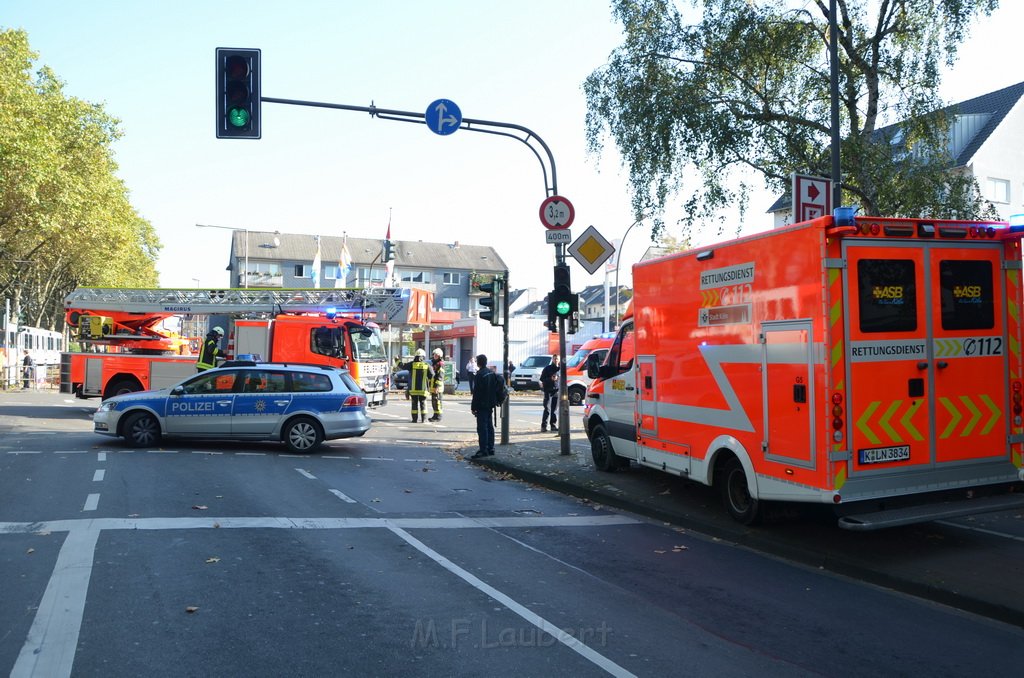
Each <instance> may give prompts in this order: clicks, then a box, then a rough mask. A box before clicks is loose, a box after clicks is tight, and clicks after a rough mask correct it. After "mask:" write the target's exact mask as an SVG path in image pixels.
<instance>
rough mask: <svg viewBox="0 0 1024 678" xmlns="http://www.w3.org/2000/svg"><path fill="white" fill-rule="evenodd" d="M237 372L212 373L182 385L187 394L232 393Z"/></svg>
mask: <svg viewBox="0 0 1024 678" xmlns="http://www.w3.org/2000/svg"><path fill="white" fill-rule="evenodd" d="M235 377H236V373H235V372H220V371H217V372H210V373H209V374H202V375H200V376H198V377H196V378H195V379H193V380H192V381H190V382H187V383H185V384H182V388H183V389H184V390H185V393H189V394H202V393H230V392H231V391H232V390H234V387H235Z"/></svg>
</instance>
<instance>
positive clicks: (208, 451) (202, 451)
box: [189, 450, 224, 454]
mask: <svg viewBox="0 0 1024 678" xmlns="http://www.w3.org/2000/svg"><path fill="white" fill-rule="evenodd" d="M189 454H224V453H223V452H214V451H213V450H189Z"/></svg>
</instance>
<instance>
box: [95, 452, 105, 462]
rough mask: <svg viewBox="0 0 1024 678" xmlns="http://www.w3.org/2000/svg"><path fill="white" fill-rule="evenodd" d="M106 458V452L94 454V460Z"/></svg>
mask: <svg viewBox="0 0 1024 678" xmlns="http://www.w3.org/2000/svg"><path fill="white" fill-rule="evenodd" d="M106 460H107V453H106V452H99V453H97V454H96V461H106Z"/></svg>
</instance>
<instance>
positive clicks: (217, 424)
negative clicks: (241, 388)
mask: <svg viewBox="0 0 1024 678" xmlns="http://www.w3.org/2000/svg"><path fill="white" fill-rule="evenodd" d="M236 375H237V372H236V371H233V370H226V371H222V370H209V371H207V372H203V373H201V374H198V375H196V376H195V377H193V378H192V379H190V380H189V381H186V382H185V383H184V384H182V389H181V390H182V391H183V392H182V393H180V394H178V395H174V394H172V395H169V396H168V397H167V408H166V410H165V412H166V414H165V416H164V427H165V428H166V429H167V433H169V434H172V435H193V436H198V435H211V436H219V435H226V434H228V433H230V432H231V408H232V405H233V403H234V398H235V394H234V388H235V377H236ZM176 390H177V389H176Z"/></svg>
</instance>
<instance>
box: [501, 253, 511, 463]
mask: <svg viewBox="0 0 1024 678" xmlns="http://www.w3.org/2000/svg"><path fill="white" fill-rule="evenodd" d="M501 294H502V303H501V313H502V318H501V320H502V322H501V334H502V340H501V343H502V346H503V351H502V363H501V364H502V365H503V366H504V367H503V368H502V370H501V373H502V374H504V375H505V389H506V390H507V389H508V385H509V383H510V381H509V380H510V379H512V375H511V374H509V373H508V271H505V284H504V285H502V289H501ZM501 444H502V445H508V398H505V402H503V403H502V404H501Z"/></svg>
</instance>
